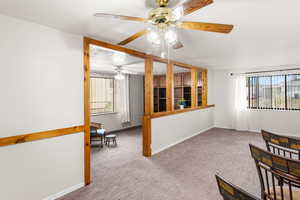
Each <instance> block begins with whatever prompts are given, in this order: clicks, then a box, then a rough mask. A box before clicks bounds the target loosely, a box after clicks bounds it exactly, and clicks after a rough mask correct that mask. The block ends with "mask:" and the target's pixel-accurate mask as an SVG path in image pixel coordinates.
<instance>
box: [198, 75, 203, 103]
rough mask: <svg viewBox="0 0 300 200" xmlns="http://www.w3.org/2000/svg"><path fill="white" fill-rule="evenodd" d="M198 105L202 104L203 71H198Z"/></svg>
mask: <svg viewBox="0 0 300 200" xmlns="http://www.w3.org/2000/svg"><path fill="white" fill-rule="evenodd" d="M197 80H198V81H197V105H198V106H202V87H203V82H202V72H197Z"/></svg>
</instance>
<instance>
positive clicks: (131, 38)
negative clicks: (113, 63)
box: [118, 29, 148, 45]
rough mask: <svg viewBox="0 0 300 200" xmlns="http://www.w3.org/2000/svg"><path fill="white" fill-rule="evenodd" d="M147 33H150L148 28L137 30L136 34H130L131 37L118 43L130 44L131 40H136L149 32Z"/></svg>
mask: <svg viewBox="0 0 300 200" xmlns="http://www.w3.org/2000/svg"><path fill="white" fill-rule="evenodd" d="M147 33H148V30H147V29H144V30H142V31H140V32H137V33H136V34H134V35H132V36H130V37H129V38H127V39H125V40H123V41H121V42H119V43H118V45H125V44H128V43H129V42H131V41H133V40H135V39H137V38H139V37H141V36H143V35H145V34H147Z"/></svg>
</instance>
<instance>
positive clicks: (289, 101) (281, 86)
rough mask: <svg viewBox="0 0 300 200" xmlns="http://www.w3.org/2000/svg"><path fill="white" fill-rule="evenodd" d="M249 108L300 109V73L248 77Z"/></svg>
mask: <svg viewBox="0 0 300 200" xmlns="http://www.w3.org/2000/svg"><path fill="white" fill-rule="evenodd" d="M247 89H248V97H247V99H248V108H250V109H251V108H252V109H277V110H300V75H299V74H289V75H274V76H255V77H248V78H247Z"/></svg>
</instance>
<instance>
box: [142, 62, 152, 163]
mask: <svg viewBox="0 0 300 200" xmlns="http://www.w3.org/2000/svg"><path fill="white" fill-rule="evenodd" d="M144 85H145V94H144V95H145V105H144V106H145V109H144V110H145V112H144V117H143V155H144V156H147V157H150V156H151V155H152V152H151V115H152V114H153V112H154V110H153V60H152V58H146V59H145V83H144Z"/></svg>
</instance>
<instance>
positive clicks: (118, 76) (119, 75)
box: [114, 72, 125, 80]
mask: <svg viewBox="0 0 300 200" xmlns="http://www.w3.org/2000/svg"><path fill="white" fill-rule="evenodd" d="M114 78H115V79H116V80H123V79H124V78H125V76H124V75H123V74H122V73H121V72H117V74H116V75H115V77H114Z"/></svg>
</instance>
